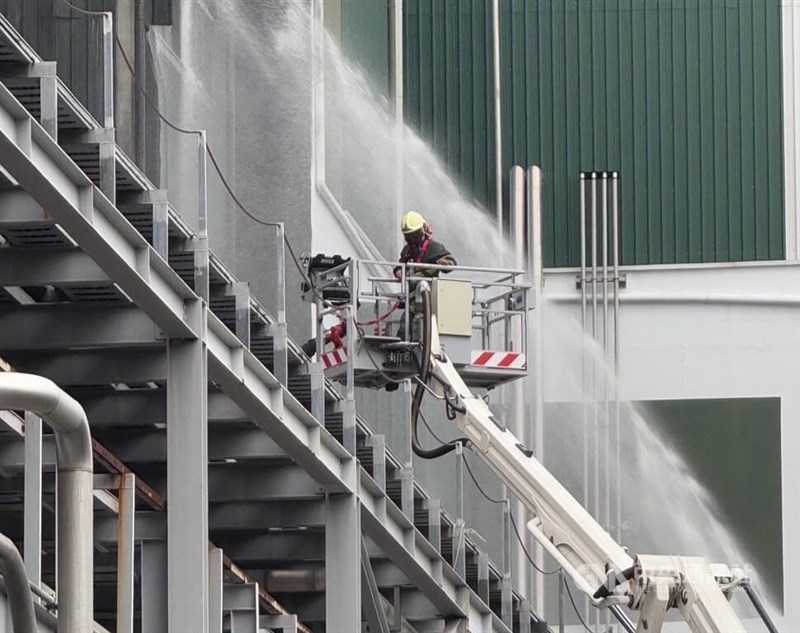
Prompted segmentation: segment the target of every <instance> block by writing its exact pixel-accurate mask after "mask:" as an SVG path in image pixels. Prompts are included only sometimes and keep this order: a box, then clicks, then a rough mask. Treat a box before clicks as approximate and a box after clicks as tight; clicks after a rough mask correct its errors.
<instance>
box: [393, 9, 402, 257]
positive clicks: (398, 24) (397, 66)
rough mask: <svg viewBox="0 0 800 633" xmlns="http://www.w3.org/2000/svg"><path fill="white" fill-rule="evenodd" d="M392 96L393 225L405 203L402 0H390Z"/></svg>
mask: <svg viewBox="0 0 800 633" xmlns="http://www.w3.org/2000/svg"><path fill="white" fill-rule="evenodd" d="M390 27H391V31H392V44H391V51H392V93H393V94H392V97H393V103H394V133H395V139H394V142H395V154H394V161H395V169H394V173H395V218H394V219H395V226H399V225H400V218H401V217H402V215H403V207H404V205H405V192H404V184H405V183H404V180H405V169H404V151H405V148H404V146H403V130H404V125H403V119H404V112H403V0H392V19H391V23H390ZM401 245H402V238H401V237H400V236H399V235H397V247H398V250H399V247H400V246H401Z"/></svg>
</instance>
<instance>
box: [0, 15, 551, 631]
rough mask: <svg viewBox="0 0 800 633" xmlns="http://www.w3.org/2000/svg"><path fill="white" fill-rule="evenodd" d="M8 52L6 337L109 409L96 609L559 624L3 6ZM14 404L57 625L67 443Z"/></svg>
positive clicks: (45, 602) (19, 468) (3, 446)
mask: <svg viewBox="0 0 800 633" xmlns="http://www.w3.org/2000/svg"><path fill="white" fill-rule="evenodd" d="M107 36H108V37H110V32H109V33H108V34H107ZM0 62H2V63H1V64H0V82H2V83H0V242H2V243H1V244H0V357H2V359H3V370H4V371H12V370H17V371H22V372H27V373H34V374H39V375H42V376H45V377H48V378H50V379H51V380H53V381H54V382H56V383H57V384H58V385H60V386H61V387H62V388H63V389H65V390H66V391H68V392H69V393H70V394H71V395H72V396H73V397H74V398H76V399H77V400H78V401H79V402H80V403H81V405H82V406H83V407H84V409H85V411H86V414H87V416H88V419H89V422H90V425H91V431H92V436H93V447H94V462H95V477H94V488H95V495H94V496H95V533H94V545H95V550H96V552H95V569H94V578H95V581H94V582H95V597H94V613H95V619H96V620H97V621H98V623H100V624H101V625H105V626H116V630H118V631H133V630H137V631H138V630H141V631H145V632H154V633H164V632H167V631H168V632H169V633H204V632H206V631H210V632H220V633H221V632H222V631H234V630H235V631H253V632H254V633H258V632H260V631H284V632H286V631H328V632H330V633H343V632H356V631H360V630H362V625H363V623H364V622H367V623H368V624H369V625H370V630H372V631H384V632H388V631H390V630H392V631H398V630H412V631H413V630H417V631H476V632H477V631H487V632H488V631H497V632H500V631H518V632H520V633H526V632H528V631H531V630H536V629H541V628H542V627H543V623H542V622H540V621H539V620H538V618H537V617H536V616H535V615H534V614H533V613H532V612H531V610H530V608H529V606H528V604H527V602H526V601H525V600H524V599H522V597H521V596H519V595H518V594H517V593H515V592H514V591H513V590H511V589H510V585H509V579H508V575H507V573H504V572H501V571H500V570H498V569H497V567H496V566H495V565H493V564H492V563H491V562H490V561H489V559H488V556H487V555H486V553H485V552H483V551H481V549H480V547H479V546H478V545H477V544H476V543H475V542H473V541H472V540H470V539H469V538H468V537H467V536H466V535H465V530H464V526H463V522H461V521H460V520H459V519H454V518H451V517H449V516H448V515H447V514H445V513H444V512H442V511H441V509H440V504H439V502H438V500H436V499H432V498H430V497H429V496H428V494H427V493H426V492H425V490H424V489H423V488H422V487H421V486H420V485H419V484H417V483H416V482H415V481H414V479H413V473H412V472H411V471H410V468H409V467H408V466H407V465H406V464H404V463H402V462H401V460H400V459H398V458H397V457H396V456H395V455H394V454H393V453H392V452H391V451H390V450H388V449H387V448H386V446H385V442H384V439H383V437H382V436H380V435H376V434H375V433H374V432H373V431H372V430H371V429H370V427H369V425H368V424H367V423H366V422H365V421H364V420H362V419H361V418H360V417H359V416H358V415H357V414H356V413H355V407H354V403H353V401H352V400H347V399H346V398H343V397H342V396H341V395H340V394H339V391H338V390H337V389H335V388H334V387H333V385H331V384H329V383H327V382H326V381H325V379H324V377H323V375H322V370H321V367H320V366H319V363H317V364H313V363H309V362H308V359H307V358H306V357H305V356H304V354H303V353H302V352H301V351H300V348H299V347H298V346H297V345H296V344H295V343H294V342H293V341H291V340H289V339H288V338H287V336H286V327H285V323H283V322H282V321H281V320H280V319H276V318H274V317H273V316H272V315H271V314H270V313H269V311H268V310H266V309H265V308H264V307H263V306H262V305H261V304H260V303H259V302H258V301H256V300H255V299H254V298H253V297H250V296H249V294H248V292H247V290H246V285H245V284H243V283H242V282H241V281H240V280H238V279H236V278H235V277H234V275H233V274H232V273H231V272H230V271H229V270H227V269H226V268H225V266H224V265H223V264H222V263H221V262H220V261H219V260H218V259H217V258H216V257H215V256H214V255H213V253H212V254H210V255H209V254H208V253H207V251H205V252H204V250H203V240H202V239H200V238H201V236H199V235H197V234H196V233H195V232H194V231H192V230H191V229H190V228H189V227H188V225H187V223H186V222H184V221H183V220H182V219H181V217H180V215H179V214H178V213H177V212H176V211H175V209H174V208H172V206H171V205H170V203H169V198H168V195H167V192H165V191H159V190H157V189H156V187H155V186H153V185H152V183H151V182H150V181H149V180H148V179H147V178H146V176H145V175H144V174H143V173H142V172H141V171H140V170H139V169H138V167H136V165H135V164H134V163H133V161H131V160H130V159H129V158H128V157H127V156H126V155H125V154H124V153H123V152H122V151H121V150H120V148H119V147H118V146H117V145H116V144H115V142H114V132H113V127H111V126H109V125H101V124H100V123H98V122H97V121H96V119H95V118H94V117H93V116H92V115H91V114H90V113H89V112H88V111H87V110H86V108H85V107H83V106H82V105H81V104H80V103H79V102H78V100H77V99H76V98H75V97H74V96H73V95H72V93H71V92H70V91H69V89H68V88H67V87H66V86H65V85H64V84H63V82H62V81H61V80H60V79H58V78H57V76H56V74H55V64H54V63H52V62H45V61H43V60H42V59H40V58H39V56H38V55H37V54H36V53H35V51H33V50H32V49H31V48H30V47H29V46H28V45H27V44H26V43H25V41H24V40H23V39H22V38H21V37H20V36H19V34H18V33H16V31H14V29H13V27H12V26H11V25H10V24H9V23H8V21H7V20H6V19H5V18H4V17H3V16H2V15H0ZM105 82H106V89H108V85H109V83H110V84H111V85H112V87H113V78H111V79H109V78H108V77H106V78H105ZM104 123H106V124H107V123H108V121H107V120H105V121H104ZM204 283H207V294H206V290H205V288H203V284H204ZM204 296H208V301H205V300H204V299H203V298H202V297H204ZM0 380H2V373H0ZM313 413H317V414H319V415H313ZM0 415H1V416H2V422H3V424H2V425H0V474H1V475H2V476H1V477H0V532H3V533H5V534H7V535H8V536H9V537H10V538H12V539H13V540H14V541H15V542H16V543H17V544H18V545H19V544H21V546H22V547H21V549H24V553H25V564H26V569H27V571H28V575H29V577H30V579H31V581H32V583H33V585H34V586H35V587H36V588H37V593H38V594H40V598H39V604H37V609H38V611H39V613H40V619H41V620H42V621H47V620H48V615H47V613H46V612H47V611H53V606H52V604H53V602H54V596H53V594H52V592H51V591H50V590H49V589H48V586H47V585H48V584H52V578H53V577H54V570H53V562H52V561H53V556H52V553H53V551H54V547H55V543H54V536H53V534H54V514H53V507H54V484H53V475H52V473H53V465H54V463H55V457H54V447H53V442H52V438H51V437H50V436H49V435H47V434H43V433H42V424H41V421H40V420H39V419H38V418H37V417H36V416H34V415H31V414H24V413H23V412H10V411H3V412H2V413H0ZM350 415H354V416H355V420H356V431H355V450H354V451H353V452H349V451H348V450H346V449H345V445H344V444H343V438H342V434H343V427H344V423H343V420H344V418H345V416H350ZM319 419H324V424H323V423H320V421H319ZM134 473H135V474H134ZM43 535H44V537H43ZM49 621H50V623H51V626H52V617H51V618H50V620H49Z"/></svg>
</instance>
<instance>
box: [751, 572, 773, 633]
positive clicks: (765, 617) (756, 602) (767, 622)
mask: <svg viewBox="0 0 800 633" xmlns="http://www.w3.org/2000/svg"><path fill="white" fill-rule="evenodd" d="M742 588H743V589H744V592H745V593H746V594H747V597H748V598H750V602H752V603H753V606H754V607H755V610H756V611H758V615H759V616H761V620H762V621H763V622H764V626H766V627H767V630H768V631H769V633H778V627H776V626H775V623H774V622H773V621H772V618H770V617H769V613H767V609H766V607H765V606H764V603H763V602H761V599H760V598H759V597H758V594H757V593H756V592H755V589H753V586H752V585H751V584H750V583H749V582H745V583H743V584H742Z"/></svg>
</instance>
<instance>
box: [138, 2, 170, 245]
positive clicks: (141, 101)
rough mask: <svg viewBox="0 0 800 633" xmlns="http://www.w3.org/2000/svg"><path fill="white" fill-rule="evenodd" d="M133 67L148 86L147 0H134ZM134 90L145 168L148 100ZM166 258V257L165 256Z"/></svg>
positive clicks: (140, 162) (141, 161)
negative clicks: (146, 74)
mask: <svg viewBox="0 0 800 633" xmlns="http://www.w3.org/2000/svg"><path fill="white" fill-rule="evenodd" d="M133 12H134V13H133V41H134V49H133V67H134V69H135V73H134V77H133V82H134V84H136V83H138V84H139V85H140V86H146V85H147V81H146V78H145V73H146V72H147V66H146V58H147V52H146V50H145V48H146V46H147V40H146V36H145V28H146V27H145V0H134V8H133ZM131 92H133V133H134V139H135V140H134V143H133V147H134V152H135V157H136V164H137V165H138V166H139V167H141V168H142V169H144V167H145V140H146V138H147V132H146V119H145V116H146V109H145V108H146V105H147V103H146V101H145V98H144V92H143V91H141V90H137V89H136V86H135V85H134V86H132V87H131ZM164 259H166V257H165V258H164Z"/></svg>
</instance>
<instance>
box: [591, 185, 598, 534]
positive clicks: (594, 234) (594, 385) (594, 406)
mask: <svg viewBox="0 0 800 633" xmlns="http://www.w3.org/2000/svg"><path fill="white" fill-rule="evenodd" d="M598 175H599V174H598V173H597V172H596V171H595V172H592V175H591V187H592V195H591V199H592V221H591V226H592V236H591V240H592V245H591V251H592V341H593V342H595V341H597V177H598ZM590 367H591V384H592V421H593V424H592V427H593V428H594V460H593V466H594V477H593V479H594V481H593V486H592V488H593V490H592V497H593V499H592V501H593V508H594V515H595V516H596V517H597V518H598V519H599V518H600V516H599V515H600V429H599V428H598V419H597V367H596V365H595V363H594V362H592V364H591V365H590Z"/></svg>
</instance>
